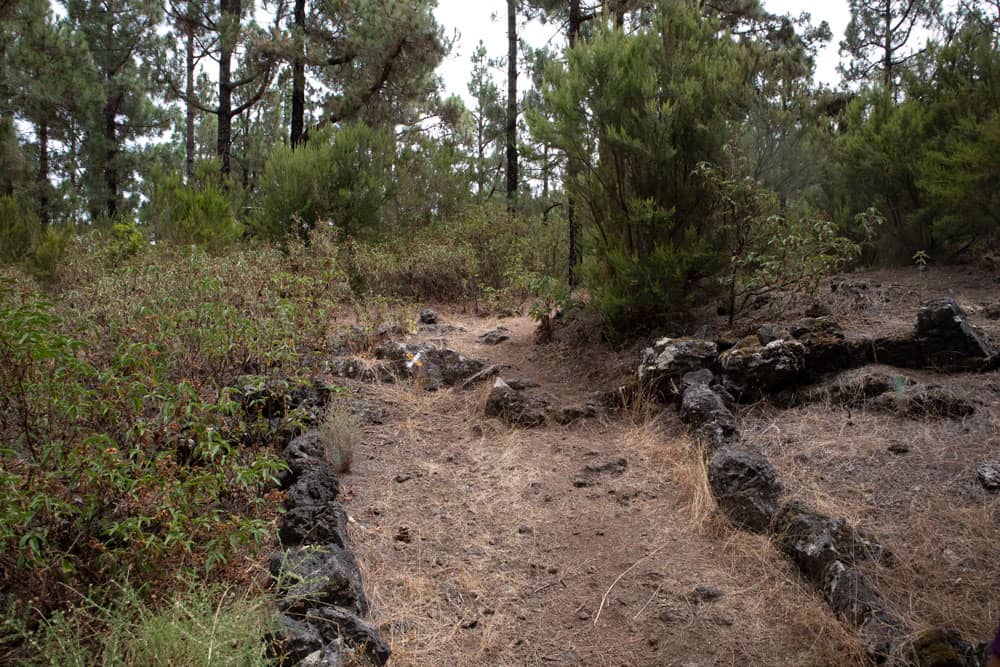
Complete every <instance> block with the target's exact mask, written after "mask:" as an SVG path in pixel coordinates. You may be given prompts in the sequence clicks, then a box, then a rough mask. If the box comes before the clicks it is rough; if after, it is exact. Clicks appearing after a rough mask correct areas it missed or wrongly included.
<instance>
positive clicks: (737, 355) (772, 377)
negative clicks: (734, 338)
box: [719, 336, 806, 399]
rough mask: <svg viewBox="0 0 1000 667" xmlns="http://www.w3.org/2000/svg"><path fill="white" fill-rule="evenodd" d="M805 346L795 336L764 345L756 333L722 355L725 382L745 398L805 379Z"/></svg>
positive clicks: (721, 363)
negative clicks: (793, 338) (792, 338)
mask: <svg viewBox="0 0 1000 667" xmlns="http://www.w3.org/2000/svg"><path fill="white" fill-rule="evenodd" d="M805 354H806V350H805V346H803V345H802V343H800V342H798V341H795V340H775V341H772V342H770V343H768V344H767V345H761V344H760V342H759V339H758V338H757V337H756V336H751V337H749V338H747V339H744V340H743V341H741V342H740V343H739V344H737V345H736V346H735V347H733V348H731V349H729V350H726V351H725V352H723V353H722V354H721V355H720V356H719V365H720V366H721V367H722V373H723V377H724V380H725V385H726V387H727V388H728V389H730V390H732V391H733V392H734V393H735V394H737V395H739V396H740V397H742V398H750V399H754V398H757V397H758V396H759V395H760V394H761V393H766V392H770V391H774V390H776V389H780V388H781V387H783V386H787V385H792V384H797V383H798V382H801V381H802V380H803V379H805V376H804V371H805Z"/></svg>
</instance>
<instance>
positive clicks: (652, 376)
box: [639, 338, 719, 398]
mask: <svg viewBox="0 0 1000 667" xmlns="http://www.w3.org/2000/svg"><path fill="white" fill-rule="evenodd" d="M718 352H719V351H718V347H717V346H716V344H715V343H713V342H712V341H709V340H701V339H699V338H661V339H660V340H658V341H656V342H655V343H654V344H653V345H652V347H648V348H646V349H645V350H644V351H643V353H642V360H641V362H640V363H639V383H640V384H641V385H642V387H643V388H645V389H646V390H647V391H650V392H652V393H653V394H654V395H656V396H659V397H661V398H678V397H680V395H681V391H682V390H681V378H682V377H684V375H685V374H686V373H690V372H692V371H697V370H700V369H703V368H713V367H714V366H715V363H716V358H717V357H718Z"/></svg>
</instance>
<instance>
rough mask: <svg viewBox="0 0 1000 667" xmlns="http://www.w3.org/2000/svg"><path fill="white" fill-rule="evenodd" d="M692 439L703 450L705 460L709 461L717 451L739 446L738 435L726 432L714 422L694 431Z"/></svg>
mask: <svg viewBox="0 0 1000 667" xmlns="http://www.w3.org/2000/svg"><path fill="white" fill-rule="evenodd" d="M694 437H695V439H696V440H697V441H698V442H699V443H700V444H701V446H702V447H703V448H704V450H705V455H706V458H709V459H711V457H712V455H713V454H714V453H715V452H716V451H717V450H719V449H723V448H726V447H736V446H738V445H739V435H738V434H736V433H729V432H726V430H725V429H724V428H722V427H721V426H719V424H718V423H716V422H709V423H708V424H704V425H703V426H700V427H698V428H697V429H695V431H694Z"/></svg>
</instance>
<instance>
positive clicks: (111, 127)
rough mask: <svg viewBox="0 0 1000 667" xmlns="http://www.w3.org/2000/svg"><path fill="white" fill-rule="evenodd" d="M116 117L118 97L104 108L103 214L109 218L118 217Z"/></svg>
mask: <svg viewBox="0 0 1000 667" xmlns="http://www.w3.org/2000/svg"><path fill="white" fill-rule="evenodd" d="M117 115H118V97H117V96H116V97H115V98H114V99H112V100H109V101H108V103H107V105H105V107H104V140H105V141H106V142H107V151H106V152H105V154H104V187H105V188H106V189H107V192H106V193H105V194H106V197H107V198H106V200H105V203H104V212H105V214H106V215H107V216H108V217H109V218H113V217H115V216H116V215H118V188H119V182H118V165H117V164H115V160H116V158H117V157H118V123H117V122H116V121H115V117H116V116H117Z"/></svg>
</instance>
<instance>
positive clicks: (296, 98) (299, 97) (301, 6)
mask: <svg viewBox="0 0 1000 667" xmlns="http://www.w3.org/2000/svg"><path fill="white" fill-rule="evenodd" d="M294 21H295V31H296V35H295V37H296V39H303V38H304V35H305V28H306V0H295V12H294ZM304 48H305V45H304V44H301V43H300V44H298V45H297V47H296V56H295V59H294V60H293V61H292V130H291V134H290V136H289V143H290V144H291V146H292V150H295V147H296V146H298V145H299V144H300V143H302V142H303V141H304V140H305V137H304V136H303V132H304V130H305V114H306V64H305V61H304V60H303V57H302V53H301V49H304Z"/></svg>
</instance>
